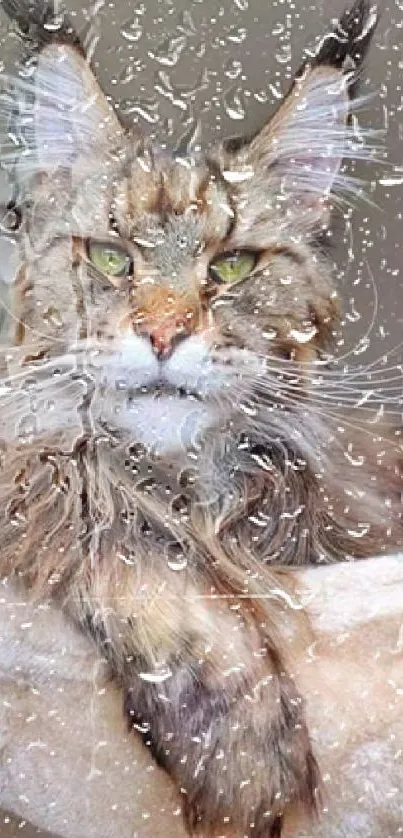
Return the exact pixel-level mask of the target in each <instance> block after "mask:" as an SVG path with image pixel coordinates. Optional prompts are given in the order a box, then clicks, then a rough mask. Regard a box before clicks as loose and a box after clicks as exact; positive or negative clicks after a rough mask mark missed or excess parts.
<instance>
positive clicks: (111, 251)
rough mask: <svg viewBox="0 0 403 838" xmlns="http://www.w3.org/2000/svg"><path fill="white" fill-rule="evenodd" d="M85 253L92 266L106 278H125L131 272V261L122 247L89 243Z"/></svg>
mask: <svg viewBox="0 0 403 838" xmlns="http://www.w3.org/2000/svg"><path fill="white" fill-rule="evenodd" d="M87 252H88V258H89V260H90V261H91V262H92V264H93V265H94V266H95V267H96V268H97V270H98V271H101V273H103V274H106V275H107V276H127V274H129V273H130V272H131V268H132V260H131V257H130V256H129V254H128V252H127V250H124V248H123V247H119V246H116V245H112V244H102V243H100V242H93V241H89V242H88V244H87Z"/></svg>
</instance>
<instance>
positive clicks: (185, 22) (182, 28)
mask: <svg viewBox="0 0 403 838" xmlns="http://www.w3.org/2000/svg"><path fill="white" fill-rule="evenodd" d="M177 29H178V30H179V32H183V33H184V35H196V32H197V29H196V26H195V24H194V22H193V18H192V15H191V14H190V12H189V10H188V9H185V10H184V11H183V12H182V14H181V16H180V18H179V23H178V26H177Z"/></svg>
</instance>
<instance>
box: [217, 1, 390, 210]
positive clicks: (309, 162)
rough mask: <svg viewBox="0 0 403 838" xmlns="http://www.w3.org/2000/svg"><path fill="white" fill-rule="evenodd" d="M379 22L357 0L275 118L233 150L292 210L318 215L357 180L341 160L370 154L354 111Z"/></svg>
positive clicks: (257, 184)
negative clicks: (362, 71)
mask: <svg viewBox="0 0 403 838" xmlns="http://www.w3.org/2000/svg"><path fill="white" fill-rule="evenodd" d="M376 23H377V14H376V11H375V9H374V7H373V6H369V4H368V3H367V2H365V0H358V2H356V3H355V4H354V6H353V8H352V9H351V10H350V11H349V12H346V13H345V14H344V16H343V17H342V19H341V20H340V22H339V24H338V26H337V27H336V29H335V30H334V31H333V32H331V33H329V34H328V35H327V36H326V37H325V38H324V39H323V41H322V44H321V46H320V47H319V49H318V50H317V53H316V55H315V57H314V58H313V59H312V60H310V61H309V62H308V63H307V64H306V65H305V66H304V67H303V69H302V70H301V71H300V73H299V74H298V76H297V78H296V80H295V82H294V85H293V87H292V89H291V91H290V93H289V94H288V96H287V97H286V99H285V101H284V102H283V104H282V105H281V106H280V108H279V110H278V111H277V113H276V114H275V115H274V117H273V119H272V120H271V121H270V122H269V123H268V124H267V125H265V126H264V127H263V128H262V130H261V131H260V132H259V133H258V134H256V135H255V137H254V138H253V139H252V140H251V141H250V143H248V144H245V145H244V146H243V147H242V149H241V150H240V151H239V152H238V154H237V155H236V156H235V158H234V160H235V163H236V164H237V165H239V164H240V163H241V165H244V166H246V170H247V167H248V166H249V169H250V175H251V183H250V184H249V186H250V189H251V192H252V193H253V194H254V196H255V197H256V188H258V189H259V191H260V192H261V191H262V190H264V189H266V191H267V194H268V195H269V193H270V198H271V200H272V201H273V200H274V196H275V202H276V204H278V205H280V206H281V205H285V206H286V207H287V208H289V207H292V210H293V211H294V214H295V211H300V212H304V211H305V212H306V214H307V213H308V210H309V212H310V214H311V220H312V223H317V222H320V219H321V215H323V214H324V213H325V212H326V210H327V206H328V198H329V196H330V195H331V193H333V194H335V195H337V194H338V193H343V192H346V191H347V192H348V191H349V190H350V189H351V188H353V181H352V180H350V179H349V178H347V177H345V176H342V175H341V173H340V168H341V164H342V161H343V159H345V158H354V159H356V158H359V157H367V156H368V154H369V147H368V146H367V147H365V145H363V144H362V143H360V142H359V141H357V136H356V132H355V131H354V130H353V126H352V124H351V119H350V117H351V114H352V111H353V110H354V108H356V107H357V105H359V104H360V103H362V98H361V99H360V98H357V80H358V71H359V68H360V65H361V63H362V60H363V58H364V56H365V53H366V50H367V48H368V45H369V42H370V39H371V36H372V34H373V31H374V29H375V26H376ZM234 160H233V162H234ZM247 188H248V185H246V186H245V191H246V189H247Z"/></svg>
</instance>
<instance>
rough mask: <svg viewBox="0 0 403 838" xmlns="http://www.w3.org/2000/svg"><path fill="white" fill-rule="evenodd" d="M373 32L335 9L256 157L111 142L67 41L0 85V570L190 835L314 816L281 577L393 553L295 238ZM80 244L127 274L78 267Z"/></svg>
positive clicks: (270, 834)
mask: <svg viewBox="0 0 403 838" xmlns="http://www.w3.org/2000/svg"><path fill="white" fill-rule="evenodd" d="M4 5H5V7H6V8H7V9H8V11H9V12H11V13H12V14H14V16H17V17H18V22H19V24H20V26H22V29H23V31H24V32H25V35H26V36H27V35H28V36H29V38H30V39H31V40H30V42H31V41H32V39H34V36H35V38H36V40H39V41H40V40H41V39H40V31H41V25H42V24H43V17H41V16H39V18H38V16H36V17H35V6H34V9H33V10H32V9H31V14H32V15H33V17H32V18H31V24H29V20H27V18H26V17H24V16H23V14H22V11H21V9H23V8H24V4H22V6H21V7H19V6H17V5H16V4H14V2H11V0H10V2H7V3H5V4H4ZM29 5H30V6H31V5H32V4H29ZM37 8H39V7H37ZM17 9H19V11H18V12H17ZM375 22H376V17H375V16H374V13H373V10H372V9H371V8H370V7H369V6H368V5H367V3H365V2H358V3H356V4H355V6H354V8H353V10H352V11H351V12H349V13H348V14H347V15H346V16H345V17H344V18H343V19H342V21H341V23H340V25H339V31H338V34H337V37H336V36H334V35H333V36H330V37H329V38H328V39H327V40H325V41H324V42H323V44H322V46H321V48H320V49H319V51H318V53H317V56H316V58H315V59H310V61H309V62H308V63H307V64H305V66H304V68H303V70H302V71H301V73H300V75H299V78H298V80H297V81H296V83H295V85H294V87H293V89H292V91H291V92H290V95H289V96H288V98H287V99H286V101H285V103H284V104H283V105H282V106H281V108H280V110H279V111H278V112H277V113H276V114H275V116H274V118H273V119H272V120H271V122H270V123H269V124H268V125H267V126H264V127H263V129H262V131H261V132H260V133H259V134H258V135H257V136H256V137H254V138H252V140H251V141H250V142H245V143H244V144H234V143H233V144H232V145H231V144H224V145H223V146H221V147H220V148H217V149H215V150H213V151H212V152H210V153H209V154H208V155H205V156H201V155H200V156H199V157H197V158H187V159H183V158H180V159H175V158H172V157H170V156H168V155H167V154H166V153H162V152H160V151H158V150H156V149H154V148H151V147H150V145H149V143H148V142H147V141H146V140H145V139H144V138H141V137H139V136H138V135H136V134H133V135H132V134H131V133H130V132H128V131H127V130H123V129H122V127H121V126H120V124H119V122H118V120H117V117H116V116H115V114H114V111H113V109H112V108H111V106H110V105H109V104H108V103H107V102H106V101H105V99H104V97H103V96H102V93H101V91H100V89H99V87H98V85H97V83H96V81H95V79H94V77H93V76H92V74H91V71H90V69H89V67H88V64H87V63H86V60H85V58H84V57H83V55H82V54H81V53H80V51H79V50H78V49H77V45H76V44H74V45H73V46H71V45H68V44H67V43H66V37H65V34H63V37H62V38H61V41H60V40H59V43H57V42H51V43H49V39H45V42H44V43H41V46H40V49H39V52H38V64H37V70H36V75H35V77H34V80H33V82H32V85H27V83H25V82H24V84H22V83H21V82H18V81H17V82H15V81H10V79H6V80H5V87H6V93H5V95H4V97H3V117H4V120H5V122H6V123H7V120H8V119H11V118H12V119H13V120H14V128H15V132H14V136H16V137H18V138H19V141H20V144H21V148H20V153H19V154H18V153H17V162H16V169H15V174H16V178H17V180H18V183H19V185H20V189H21V190H22V199H21V210H20V211H21V219H22V221H21V228H20V231H19V239H20V245H21V268H20V271H19V274H18V277H17V279H16V282H15V287H14V301H13V309H12V317H10V336H9V346H8V347H7V351H5V352H4V353H3V358H2V367H3V381H2V388H3V390H2V399H1V403H0V419H1V427H2V434H3V440H2V461H1V472H0V511H1V516H2V554H1V570H2V573H3V575H5V574H13V575H15V576H17V577H19V578H20V579H21V583H22V584H24V585H25V586H27V587H28V588H29V589H30V590H31V591H32V593H33V595H34V596H37V597H53V598H54V599H55V600H56V601H57V602H58V603H59V604H60V606H61V607H62V608H63V609H64V611H65V612H66V613H67V614H68V615H69V617H70V618H71V619H72V620H74V621H75V622H76V623H78V624H79V625H80V626H81V628H82V629H83V631H85V632H87V633H90V635H91V636H92V637H93V638H94V641H95V643H96V644H97V645H98V648H99V650H100V652H101V653H102V654H103V655H105V656H106V657H107V659H108V660H109V662H110V666H111V670H112V672H113V673H114V675H115V677H116V678H117V679H118V681H119V683H120V684H121V685H122V689H123V690H124V693H125V709H126V713H127V716H128V719H129V723H130V725H132V726H133V727H134V728H135V730H136V731H138V732H139V733H140V734H141V735H142V736H143V738H144V740H145V741H146V743H147V745H148V746H149V747H150V748H151V749H152V752H153V753H154V755H155V757H156V759H157V760H158V762H159V763H160V764H162V765H163V766H164V767H165V768H166V770H167V771H168V772H169V773H170V774H171V775H172V777H173V778H174V779H175V781H176V783H177V785H178V787H179V788H180V789H181V790H182V793H183V800H184V806H183V809H184V815H185V819H186V823H187V826H188V829H189V831H190V832H191V833H194V834H198V833H200V832H201V831H202V832H203V834H204V835H207V834H208V835H217V834H220V835H221V834H231V835H233V834H238V833H239V834H242V835H244V836H245V835H248V836H249V835H250V836H251V838H252V837H253V838H276V836H280V835H281V831H282V822H283V816H284V813H285V812H286V811H287V810H288V808H289V807H294V806H295V805H298V806H302V807H305V808H306V809H308V810H310V811H313V810H314V809H315V805H316V800H317V796H318V794H319V786H320V780H319V771H318V767H317V765H316V761H315V758H314V755H313V752H312V747H311V743H310V739H309V733H308V730H307V727H306V723H305V719H304V710H303V701H302V698H301V696H299V695H298V693H297V691H296V688H295V686H294V683H293V680H292V677H291V676H290V674H289V673H287V672H286V671H285V669H284V665H283V660H282V657H283V655H282V650H283V649H284V645H283V644H284V643H285V642H286V641H285V637H286V636H287V633H288V632H289V631H290V630H291V629H290V627H291V626H295V628H296V629H297V630H298V631H301V630H303V627H304V615H303V614H302V613H301V612H300V611H299V610H298V609H293V608H290V606H289V604H290V602H291V603H292V602H293V599H292V594H293V592H292V586H291V582H290V580H289V577H288V576H287V572H286V568H285V567H284V566H287V565H295V564H306V563H320V562H330V561H335V560H340V559H345V558H362V557H365V556H368V555H372V554H374V553H378V552H383V551H387V552H390V551H393V550H395V549H398V548H399V547H401V545H402V538H403V531H402V522H401V511H400V509H401V490H402V484H401V472H400V466H399V462H400V459H401V451H400V441H399V435H396V436H395V437H393V435H391V436H388V434H387V433H386V432H384V431H382V429H381V428H380V427H379V426H378V425H372V424H371V423H370V422H367V421H366V419H365V418H363V417H365V414H363V415H362V416H361V415H359V414H357V415H355V416H354V415H352V416H351V417H343V416H342V415H341V414H340V410H339V406H338V404H337V400H336V401H335V400H333V401H331V402H330V404H331V409H329V410H328V411H326V410H324V409H323V408H324V402H323V394H322V391H323V392H324V393H325V396H326V392H329V382H331V380H332V379H331V378H329V377H327V369H326V366H325V361H326V362H328V360H329V352H330V347H331V343H332V339H333V338H334V336H335V332H336V330H337V328H338V327H339V317H340V305H339V302H338V298H337V292H336V289H335V285H334V282H333V279H332V276H331V272H330V269H329V265H328V263H327V260H326V258H325V255H324V254H322V253H321V252H320V251H319V250H318V248H317V246H316V245H315V244H314V242H315V240H316V239H317V237H318V235H320V234H323V232H324V231H325V230H326V229H327V228H328V225H329V224H330V221H331V216H330V210H331V206H332V202H333V200H335V201H336V202H337V198H338V196H340V194H343V195H345V194H346V193H347V194H349V191H351V184H352V181H350V180H349V179H347V178H346V177H345V176H344V175H343V176H342V175H341V174H340V164H341V160H342V159H343V158H344V157H347V158H348V157H356V156H362V155H363V151H362V147H361V146H359V147H358V148H357V147H356V145H355V132H354V131H353V130H352V128H351V127H350V123H349V119H350V116H351V112H352V108H353V107H354V103H353V102H352V97H354V95H355V93H356V82H357V78H358V73H359V66H360V63H361V60H362V59H363V57H364V53H365V49H366V48H367V46H368V43H369V36H370V34H371V33H372V31H373V29H374V25H375ZM38 33H39V34H38ZM63 33H64V29H63ZM343 33H345V34H343ZM357 45H358V46H357ZM16 101H17V102H18V103H19V109H18V114H19V116H17V117H16V109H15V102H16ZM359 101H360V100H359V99H358V103H359ZM371 153H372V152H371V149H370V151H369V155H371ZM15 156H16V151H15V144H14V147H13V154H12V155H10V154H9V149H7V147H6V149H5V155H4V161H5V164H7V163H8V164H9V165H11V161H12V158H13V157H15ZM94 241H96V242H98V243H101V242H107V243H108V245H109V246H111V247H112V246H115V245H116V244H118V245H119V247H121V248H124V250H125V252H126V254H127V256H128V258H130V260H131V269H130V272H129V274H128V275H124V276H122V277H110V276H109V277H108V276H106V275H105V274H103V273H101V272H100V270H99V269H97V268H96V267H95V266H94V264H92V263H91V260H90V258H89V253H90V251H89V249H88V248H89V243H90V244H91V242H94ZM240 250H241V251H242V250H245V251H246V252H247V253H249V252H251V251H253V252H254V253H255V254H256V260H255V266H254V268H253V270H252V271H251V273H250V275H248V276H247V277H246V278H243V280H242V281H241V282H238V283H235V284H233V285H231V286H225V285H219V284H218V283H217V282H215V281H214V280H213V278H212V274H211V270H210V267H211V265H213V264H214V263H215V262H216V261H217V259H218V258H219V257H220V256H221V255H222V254H225V253H228V252H237V251H240ZM326 388H327V389H326ZM346 388H347V390H346ZM339 392H340V393H341V394H342V396H343V397H342V398H341V402H342V403H345V402H347V401H348V399H346V396H345V393H346V392H347V393H348V394H350V390H349V388H348V382H343V381H339ZM329 398H331V397H330V396H329ZM357 400H358V397H357V396H356V401H357Z"/></svg>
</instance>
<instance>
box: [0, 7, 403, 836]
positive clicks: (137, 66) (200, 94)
mask: <svg viewBox="0 0 403 838" xmlns="http://www.w3.org/2000/svg"><path fill="white" fill-rule="evenodd" d="M379 5H380V8H381V11H382V18H381V22H380V25H379V28H378V31H377V32H376V35H375V40H374V45H373V48H372V52H371V54H370V56H369V59H368V62H367V65H366V67H365V70H364V74H363V89H364V91H365V92H370V91H371V92H372V93H373V94H374V97H373V99H372V100H371V101H370V102H369V103H368V104H367V105H366V108H365V110H364V111H363V112H362V114H361V116H360V122H361V123H362V124H365V125H367V126H368V125H371V126H372V127H374V128H376V129H379V130H381V131H382V132H383V135H382V137H383V140H382V141H383V143H384V151H383V153H382V157H383V158H384V159H382V161H381V162H379V163H377V164H371V166H368V165H367V164H366V165H365V166H360V167H357V170H356V173H357V174H358V175H360V176H361V177H363V178H365V180H366V181H367V184H366V193H367V196H368V198H369V202H368V201H359V202H358V203H357V206H356V207H355V208H354V211H353V212H352V216H351V220H346V221H344V222H342V223H340V224H339V225H338V226H339V227H340V231H339V239H338V245H337V248H336V249H335V253H334V257H335V260H336V262H337V266H338V267H337V271H336V273H337V275H338V277H339V282H340V287H341V290H342V294H343V297H344V300H345V342H344V345H340V347H339V352H340V354H342V355H346V363H349V364H350V363H359V364H367V363H369V362H374V361H376V360H377V359H380V360H379V362H378V363H377V364H376V368H379V369H382V364H383V363H385V361H382V360H381V359H382V358H383V357H384V356H385V355H387V354H388V355H389V363H390V364H392V363H393V364H399V362H400V363H401V361H402V357H403V352H402V351H401V347H400V342H401V341H402V339H403V336H402V331H403V330H402V324H403V310H402V301H403V275H401V274H400V267H401V264H402V249H401V248H402V239H403V224H402V211H403V202H402V196H403V113H402V101H403V100H402V78H403V49H402V37H403V0H395V2H393V1H392V0H391V2H389V3H382V2H380V4H379ZM67 6H68V8H69V9H70V11H71V13H72V16H73V21H74V23H75V26H76V28H77V30H78V31H79V32H83V31H84V30H85V27H86V26H87V25H88V21H90V20H91V19H92V25H93V27H95V29H96V31H97V35H98V37H99V40H98V41H97V44H96V46H95V52H94V64H95V67H96V72H97V75H98V78H99V80H100V81H101V84H102V86H103V88H104V90H105V91H106V93H108V94H109V95H110V96H111V97H112V98H113V100H114V101H115V102H117V103H118V104H119V107H120V112H121V114H122V117H123V119H124V120H125V121H126V122H128V123H130V121H135V122H138V123H139V125H140V126H141V128H142V129H143V130H145V131H148V132H149V133H151V134H152V135H153V136H155V137H158V140H159V142H160V143H161V142H162V143H166V144H167V145H169V146H171V147H176V146H177V145H178V144H180V143H181V142H184V141H185V140H189V138H190V137H192V136H194V139H195V142H196V143H209V142H212V141H213V140H215V139H217V138H220V137H224V136H231V135H234V134H242V133H248V132H250V131H253V130H254V129H256V128H257V127H258V126H259V125H260V124H262V123H263V122H264V121H265V119H266V118H267V117H268V116H269V114H270V113H271V112H272V111H273V109H274V108H275V106H276V103H278V101H279V100H280V98H281V96H282V95H283V94H284V93H285V92H286V90H287V88H288V86H289V83H290V80H291V78H292V76H293V74H294V73H295V71H296V70H297V69H298V67H299V65H300V63H301V59H302V57H303V51H304V48H305V47H309V46H312V45H313V44H314V43H315V40H316V39H317V38H318V37H320V36H322V35H323V34H324V33H325V32H326V29H327V27H328V25H329V21H331V20H334V19H335V18H336V17H337V15H338V14H339V13H340V12H341V11H342V10H343V8H344V6H345V3H344V2H343V0H341V2H340V0H337V2H333V0H322V2H321V1H320V0H319V2H317V3H315V4H314V3H299V2H298V0H294V2H292V0H289V2H286V1H285V0H274V2H272V3H269V2H268V0H265V2H262V0H224V2H222V3H214V2H212V0H201V1H200V0H188V2H184V0H176V2H174V0H138V2H133V0H129V2H127V0H115V2H108V0H105V2H103V3H102V0H100V1H99V2H97V3H96V5H95V4H93V6H92V7H91V5H85V6H83V5H82V4H81V3H80V2H78V0H70V2H68V3H67ZM94 9H98V11H97V13H96V14H95V15H94ZM0 25H1V32H3V33H4V34H3V38H2V56H1V57H2V60H3V61H4V63H5V66H6V67H7V68H8V69H10V68H12V66H13V63H14V61H15V57H16V55H17V47H18V44H17V41H16V39H15V37H14V36H12V35H10V34H6V28H5V25H4V19H1V23H0ZM385 181H389V185H388V183H387V182H386V183H385ZM399 181H400V183H399ZM14 250H15V248H13V246H12V245H11V244H10V243H9V242H4V241H3V242H2V243H1V251H0V271H1V272H2V276H3V278H6V279H9V277H10V275H11V274H12V265H13V264H14V262H15V260H13V253H14ZM371 324H372V326H371ZM370 327H371V328H370ZM396 371H397V372H399V369H398V367H397V368H396ZM400 389H401V388H400ZM396 396H397V397H398V396H399V392H398V391H397V394H396ZM21 834H22V835H25V836H26V838H28V834H29V835H30V838H31V832H30V830H29V827H23V828H22V829H21V828H18V829H17V828H15V832H13V831H9V827H7V826H6V825H1V821H0V836H1V838H3V836H4V838H6V836H11V835H12V836H16V835H21ZM38 834H39V833H37V832H36V830H34V831H33V833H32V836H33V835H38ZM42 834H43V833H42Z"/></svg>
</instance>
